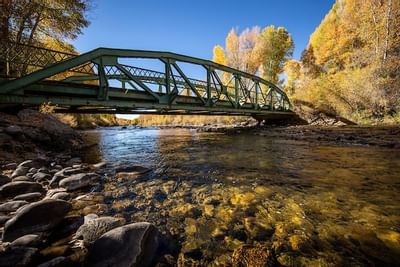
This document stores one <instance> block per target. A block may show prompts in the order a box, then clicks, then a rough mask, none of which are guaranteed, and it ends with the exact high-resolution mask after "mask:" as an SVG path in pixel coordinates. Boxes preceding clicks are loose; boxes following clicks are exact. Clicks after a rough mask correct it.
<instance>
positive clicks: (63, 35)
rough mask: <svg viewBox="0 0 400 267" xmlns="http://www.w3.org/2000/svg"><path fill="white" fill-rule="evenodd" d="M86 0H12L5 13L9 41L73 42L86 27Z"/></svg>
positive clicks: (26, 42)
mask: <svg viewBox="0 0 400 267" xmlns="http://www.w3.org/2000/svg"><path fill="white" fill-rule="evenodd" d="M89 7H90V3H89V0H12V4H11V5H10V6H9V8H7V10H5V11H4V12H6V14H5V16H6V17H7V22H8V27H9V37H8V39H9V40H12V41H15V42H17V43H25V44H33V43H40V42H41V40H43V39H44V38H51V39H55V40H57V41H60V42H62V41H68V40H73V39H75V38H76V37H77V36H78V35H79V34H80V33H82V29H83V28H85V27H87V26H88V25H89V21H88V20H87V18H86V13H87V11H88V9H89Z"/></svg>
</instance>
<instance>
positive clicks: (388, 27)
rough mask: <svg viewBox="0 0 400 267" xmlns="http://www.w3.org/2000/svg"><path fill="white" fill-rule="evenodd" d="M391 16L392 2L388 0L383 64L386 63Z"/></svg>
mask: <svg viewBox="0 0 400 267" xmlns="http://www.w3.org/2000/svg"><path fill="white" fill-rule="evenodd" d="M391 14H392V0H389V3H388V8H387V13H386V38H385V47H384V51H383V62H385V61H386V58H387V51H388V47H389V36H390V32H389V29H390V19H391V18H390V17H391Z"/></svg>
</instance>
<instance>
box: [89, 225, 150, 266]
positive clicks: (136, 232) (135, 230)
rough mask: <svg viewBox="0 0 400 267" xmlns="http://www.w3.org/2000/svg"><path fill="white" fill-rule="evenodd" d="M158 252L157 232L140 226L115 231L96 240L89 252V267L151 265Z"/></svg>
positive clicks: (147, 226)
mask: <svg viewBox="0 0 400 267" xmlns="http://www.w3.org/2000/svg"><path fill="white" fill-rule="evenodd" d="M157 248H158V230H157V228H156V227H155V226H154V225H152V224H150V223H148V222H140V223H133V224H128V225H125V226H121V227H118V228H115V229H113V230H111V231H109V232H107V233H105V234H103V235H102V236H101V237H100V238H99V239H97V240H96V241H95V242H94V244H93V246H92V247H91V248H90V250H89V254H88V258H87V263H88V266H99V267H102V266H120V267H124V266H133V267H135V266H141V267H146V266H150V264H152V261H153V260H154V259H155V258H156V251H157Z"/></svg>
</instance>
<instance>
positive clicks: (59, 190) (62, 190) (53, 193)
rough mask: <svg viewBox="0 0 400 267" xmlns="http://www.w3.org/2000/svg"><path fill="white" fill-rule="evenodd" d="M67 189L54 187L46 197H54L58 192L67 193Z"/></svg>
mask: <svg viewBox="0 0 400 267" xmlns="http://www.w3.org/2000/svg"><path fill="white" fill-rule="evenodd" d="M65 192H67V190H66V189H65V188H54V189H49V190H48V191H47V193H46V198H52V196H54V195H55V194H57V193H65Z"/></svg>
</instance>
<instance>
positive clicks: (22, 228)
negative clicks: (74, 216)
mask: <svg viewBox="0 0 400 267" xmlns="http://www.w3.org/2000/svg"><path fill="white" fill-rule="evenodd" d="M70 210H71V204H70V203H68V202H66V201H63V200H54V199H45V200H42V201H38V202H34V203H32V204H28V205H26V206H25V207H23V208H21V209H20V210H18V211H17V214H16V215H15V217H13V218H12V219H10V220H9V221H7V223H6V225H5V227H4V232H3V241H9V242H10V241H13V240H15V239H17V238H18V237H21V236H23V235H26V234H32V233H37V232H46V231H49V230H51V229H53V228H54V227H55V226H56V225H57V224H59V223H60V222H61V221H62V220H63V218H64V216H65V215H66V214H67V213H68V212H69V211H70Z"/></svg>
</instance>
